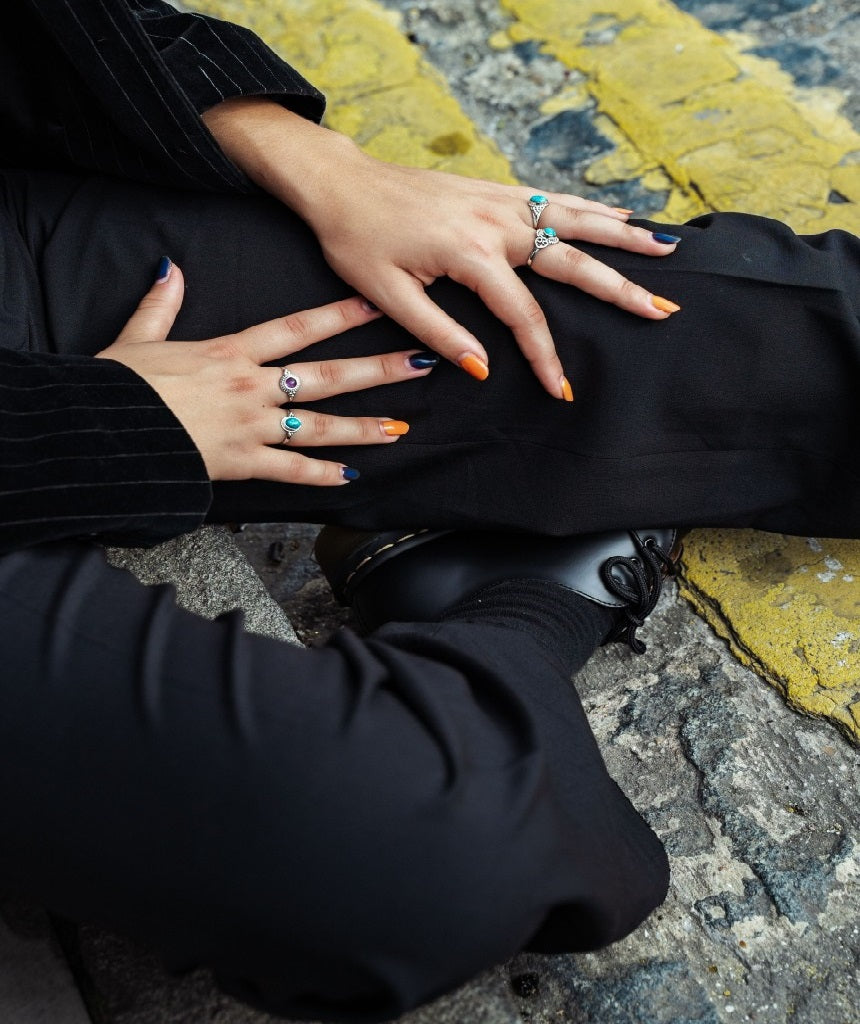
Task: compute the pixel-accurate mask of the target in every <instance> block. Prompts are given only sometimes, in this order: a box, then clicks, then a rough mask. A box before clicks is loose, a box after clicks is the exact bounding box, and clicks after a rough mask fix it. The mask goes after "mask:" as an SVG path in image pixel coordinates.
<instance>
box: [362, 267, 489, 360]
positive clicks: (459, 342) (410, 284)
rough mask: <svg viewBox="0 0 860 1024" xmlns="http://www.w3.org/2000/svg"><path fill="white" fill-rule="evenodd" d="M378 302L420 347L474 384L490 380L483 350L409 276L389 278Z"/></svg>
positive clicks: (481, 346)
mask: <svg viewBox="0 0 860 1024" xmlns="http://www.w3.org/2000/svg"><path fill="white" fill-rule="evenodd" d="M377 301H378V302H379V305H380V306H381V307H382V309H383V310H384V311H385V312H386V313H387V314H388V316H390V317H391V319H392V320H396V321H397V323H399V324H400V326H401V327H404V328H406V330H407V331H409V333H410V334H412V335H414V337H416V338H417V339H418V341H419V342H421V344H422V345H426V346H427V348H430V349H432V350H433V351H434V352H438V353H439V355H441V356H444V357H445V358H446V359H450V360H451V362H452V363H456V364H457V365H458V366H460V368H461V369H463V370H465V371H466V373H468V374H469V375H470V376H472V377H474V378H475V379H476V380H486V378H487V377H488V376H489V374H490V370H489V361H488V359H487V350H486V349H485V348H484V346H483V345H482V344H481V343H480V342H479V341H478V339H477V338H476V337H475V336H474V334H472V333H471V332H470V331H467V330H466V328H465V327H463V325H462V324H458V323H457V321H456V320H455V319H454V318H453V317H450V316H448V314H447V313H446V312H445V311H444V310H442V309H440V308H439V306H437V305H436V303H435V302H434V301H433V300H432V299H431V298H430V297H429V295H427V293H426V292H425V291H424V287H423V285H422V284H421V283H420V281H417V280H416V279H415V278H414V277H412V275H411V274H407V273H405V272H403V273H398V274H396V275H392V276H391V277H390V278H389V279H388V280H386V281H385V282H384V283H383V284H382V286H381V288H380V294H379V298H378V299H377Z"/></svg>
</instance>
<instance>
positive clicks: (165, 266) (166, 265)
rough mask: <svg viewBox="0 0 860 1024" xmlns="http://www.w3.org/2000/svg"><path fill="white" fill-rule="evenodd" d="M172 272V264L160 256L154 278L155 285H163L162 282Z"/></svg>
mask: <svg viewBox="0 0 860 1024" xmlns="http://www.w3.org/2000/svg"><path fill="white" fill-rule="evenodd" d="M171 270H173V264H172V263H171V262H170V259H169V258H168V257H167V256H162V257H161V259H160V260H159V261H158V275H157V276H156V278H155V283H156V284H164V282H165V281H166V280H167V279H168V278H169V277H170V271H171Z"/></svg>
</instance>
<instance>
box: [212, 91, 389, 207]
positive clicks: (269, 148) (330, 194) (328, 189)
mask: <svg viewBox="0 0 860 1024" xmlns="http://www.w3.org/2000/svg"><path fill="white" fill-rule="evenodd" d="M203 121H204V123H205V124H206V127H207V128H208V129H209V131H210V132H211V133H212V135H213V137H214V138H215V141H216V142H217V143H218V145H219V146H220V147H221V150H222V151H223V152H224V154H225V155H226V156H227V157H228V158H229V159H230V160H231V161H232V162H233V163H234V164H235V165H236V166H237V167H238V168H239V169H240V170H241V171H242V172H243V173H244V174H245V175H247V177H249V178H250V179H251V181H253V182H254V183H255V184H257V185H259V186H260V188H263V189H265V190H266V191H267V192H269V193H271V194H272V195H273V196H275V197H276V198H277V199H279V200H280V201H281V202H283V203H285V204H286V205H287V206H289V207H290V208H291V209H292V210H295V212H296V213H298V214H299V216H301V217H303V218H304V219H305V220H307V221H308V222H309V223H313V220H314V218H315V216H317V215H318V214H319V211H320V210H324V209H325V208H326V206H327V205H328V206H329V207H330V204H331V202H332V199H333V198H334V195H335V193H336V189H337V186H336V180H337V179H340V180H341V181H343V180H344V179H345V174H346V169H347V168H348V167H356V168H357V167H360V166H362V165H363V164H365V163H370V162H371V161H370V158H369V157H365V156H364V154H363V153H362V152H361V150H360V149H359V148H358V146H357V145H356V144H355V143H354V142H353V141H352V140H351V139H349V138H347V137H346V136H345V135H340V134H339V133H338V132H333V131H331V130H330V129H328V128H323V127H322V126H321V125H318V124H316V123H315V122H313V121H309V120H308V119H307V118H304V117H301V116H300V115H299V114H296V113H294V112H293V111H291V110H287V109H286V108H285V107H283V106H281V104H279V103H276V102H274V101H273V100H272V99H270V98H267V97H261V96H253V97H237V98H234V99H229V100H226V101H225V102H223V103H219V104H217V105H216V106H214V107H212V108H210V109H209V110H207V111H206V112H205V113H204V114H203Z"/></svg>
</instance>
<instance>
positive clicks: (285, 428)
mask: <svg viewBox="0 0 860 1024" xmlns="http://www.w3.org/2000/svg"><path fill="white" fill-rule="evenodd" d="M260 424H261V434H260V437H261V440H262V441H263V442H264V443H265V444H284V445H288V446H289V447H290V448H324V447H327V446H329V445H341V444H391V443H392V442H394V441H397V440H398V438H400V437H402V436H403V435H404V434H406V433H408V432H409V424H408V423H404V422H403V421H402V420H396V419H392V418H391V417H389V416H380V417H370V416H329V415H328V414H327V413H321V412H311V411H310V410H309V409H290V410H289V411H288V412H286V413H284V414H283V415H282V416H281V417H280V418H278V417H276V416H275V415H273V413H272V411H271V410H269V411H267V412H266V413H265V414H264V417H261V419H260Z"/></svg>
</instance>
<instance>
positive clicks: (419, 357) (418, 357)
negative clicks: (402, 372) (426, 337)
mask: <svg viewBox="0 0 860 1024" xmlns="http://www.w3.org/2000/svg"><path fill="white" fill-rule="evenodd" d="M407 362H408V363H409V365H410V366H411V367H412V369H413V370H429V369H430V367H432V366H436V365H438V363H439V356H437V355H436V353H435V352H416V353H415V355H412V356H410V357H409V359H408V360H407Z"/></svg>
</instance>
